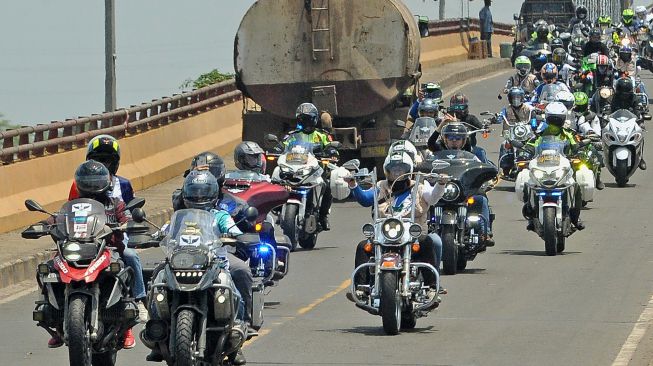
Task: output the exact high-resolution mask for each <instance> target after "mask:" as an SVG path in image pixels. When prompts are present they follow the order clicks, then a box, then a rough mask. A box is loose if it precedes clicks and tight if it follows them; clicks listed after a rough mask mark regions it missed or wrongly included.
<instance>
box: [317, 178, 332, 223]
mask: <svg viewBox="0 0 653 366" xmlns="http://www.w3.org/2000/svg"><path fill="white" fill-rule="evenodd" d="M324 182H325V184H326V187H325V188H324V193H323V194H322V202H320V219H322V218H324V217H327V216H329V210H330V209H331V202H333V195H331V184H330V182H329V180H327V179H324Z"/></svg>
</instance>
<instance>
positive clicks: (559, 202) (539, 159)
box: [515, 136, 594, 256]
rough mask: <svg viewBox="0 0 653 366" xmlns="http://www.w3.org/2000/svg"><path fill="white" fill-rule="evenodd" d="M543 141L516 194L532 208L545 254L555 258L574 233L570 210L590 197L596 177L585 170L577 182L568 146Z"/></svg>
mask: <svg viewBox="0 0 653 366" xmlns="http://www.w3.org/2000/svg"><path fill="white" fill-rule="evenodd" d="M541 139H542V140H541V142H540V144H539V145H538V146H537V147H536V148H535V151H534V158H533V160H531V162H530V163H529V166H528V169H524V170H522V171H521V172H520V173H519V175H518V176H517V180H516V188H515V193H516V195H517V198H518V199H519V200H520V201H521V202H525V203H526V204H527V206H528V207H529V209H530V211H531V217H532V219H533V223H534V231H535V232H536V233H537V234H538V235H539V236H540V237H541V238H542V239H544V248H545V251H546V254H547V255H549V256H555V255H556V254H557V253H562V252H563V251H564V250H565V240H566V238H567V237H569V236H570V235H571V234H573V232H574V231H575V229H574V228H573V226H572V224H571V219H570V216H569V210H570V209H571V208H575V204H576V202H577V200H576V199H575V198H576V195H582V194H583V193H585V196H586V197H589V196H590V195H591V192H589V190H590V189H592V190H593V184H594V177H593V176H589V175H590V174H591V171H589V170H586V171H583V174H582V178H580V179H579V181H577V180H576V179H574V170H573V169H572V165H571V161H570V160H569V159H568V158H567V157H566V156H565V153H564V149H565V146H566V144H567V143H566V142H565V141H562V140H560V139H559V138H558V137H556V136H542V137H541ZM588 143H589V141H586V140H584V141H582V142H580V143H579V144H578V145H577V146H578V147H579V148H580V147H583V146H585V145H586V144H588ZM517 145H519V144H517ZM520 147H523V146H520ZM584 191H586V192H584Z"/></svg>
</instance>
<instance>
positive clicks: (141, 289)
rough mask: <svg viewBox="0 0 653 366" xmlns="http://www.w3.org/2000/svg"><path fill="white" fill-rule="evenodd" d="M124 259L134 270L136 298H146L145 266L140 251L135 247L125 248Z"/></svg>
mask: <svg viewBox="0 0 653 366" xmlns="http://www.w3.org/2000/svg"><path fill="white" fill-rule="evenodd" d="M122 260H123V261H124V262H125V265H126V266H128V267H131V269H133V270H134V287H133V288H132V296H134V298H135V299H143V298H145V283H144V282H143V266H142V265H141V259H140V257H139V256H138V253H136V251H135V250H134V249H131V248H125V250H124V251H123V252H122Z"/></svg>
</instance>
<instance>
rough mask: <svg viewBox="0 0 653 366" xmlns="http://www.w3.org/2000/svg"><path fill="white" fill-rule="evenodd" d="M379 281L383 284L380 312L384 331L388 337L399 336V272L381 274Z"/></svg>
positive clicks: (381, 285)
mask: <svg viewBox="0 0 653 366" xmlns="http://www.w3.org/2000/svg"><path fill="white" fill-rule="evenodd" d="M379 281H380V282H381V283H380V284H379V285H380V287H381V299H380V300H381V301H380V310H381V319H382V321H383V330H384V331H385V333H386V334H388V335H397V334H399V329H401V298H400V297H399V278H398V272H394V271H386V272H381V276H380V278H379Z"/></svg>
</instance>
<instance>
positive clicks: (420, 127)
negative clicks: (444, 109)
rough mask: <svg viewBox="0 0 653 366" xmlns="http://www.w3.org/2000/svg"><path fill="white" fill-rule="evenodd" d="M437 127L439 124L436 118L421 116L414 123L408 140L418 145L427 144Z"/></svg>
mask: <svg viewBox="0 0 653 366" xmlns="http://www.w3.org/2000/svg"><path fill="white" fill-rule="evenodd" d="M437 127H438V125H437V123H436V122H435V119H433V118H431V117H420V118H418V119H416V120H415V124H414V125H413V129H412V130H411V131H410V136H409V137H408V140H409V141H410V142H412V143H413V145H415V146H416V147H420V146H426V145H427V143H428V141H429V137H431V135H432V134H433V132H435V130H436V129H437Z"/></svg>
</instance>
